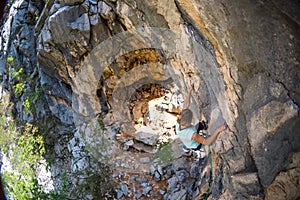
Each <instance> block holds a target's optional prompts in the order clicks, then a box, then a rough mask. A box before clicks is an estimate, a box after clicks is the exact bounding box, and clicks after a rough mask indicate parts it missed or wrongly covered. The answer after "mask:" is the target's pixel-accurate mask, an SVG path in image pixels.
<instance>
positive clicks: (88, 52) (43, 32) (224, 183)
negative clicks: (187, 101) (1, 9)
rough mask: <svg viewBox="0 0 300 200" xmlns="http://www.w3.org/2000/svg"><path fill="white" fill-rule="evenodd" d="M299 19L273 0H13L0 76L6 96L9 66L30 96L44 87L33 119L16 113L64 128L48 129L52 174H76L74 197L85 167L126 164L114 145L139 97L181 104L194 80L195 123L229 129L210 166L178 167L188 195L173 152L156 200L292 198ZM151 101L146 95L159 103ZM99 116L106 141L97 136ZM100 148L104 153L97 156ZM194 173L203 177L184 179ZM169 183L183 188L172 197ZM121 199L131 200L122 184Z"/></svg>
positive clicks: (298, 126)
mask: <svg viewBox="0 0 300 200" xmlns="http://www.w3.org/2000/svg"><path fill="white" fill-rule="evenodd" d="M299 8H300V5H299V3H298V2H296V1H288V2H284V1H275V0H268V1H264V2H262V1H247V0H239V1H230V2H229V1H202V0H193V1H192V0H150V1H139V0H136V1H134V0H122V1H121V0H111V1H108V0H104V1H100V0H99V1H98V0H58V1H54V0H49V1H47V2H42V1H34V0H31V1H29V2H27V1H22V0H18V1H15V2H14V4H13V5H12V6H11V9H10V13H9V14H7V16H6V23H5V24H4V25H3V29H2V34H1V59H2V60H1V70H0V72H1V73H0V76H1V77H2V79H3V83H4V85H6V87H7V88H8V86H7V85H9V84H13V83H12V81H11V78H10V75H9V73H8V69H7V66H8V65H7V64H6V62H7V61H6V58H7V57H8V56H9V55H14V56H16V57H17V58H18V64H19V65H23V66H24V68H25V71H26V74H28V76H30V77H31V78H32V79H33V80H35V81H34V83H32V82H28V83H26V84H28V86H27V87H28V88H31V90H37V88H42V98H43V100H42V101H39V102H36V106H37V109H35V110H34V111H32V112H30V113H29V114H28V113H27V114H24V107H22V103H21V104H20V103H19V104H18V103H16V108H15V109H16V114H17V116H18V118H20V119H22V120H25V121H38V120H42V119H47V118H49V116H51V117H52V118H53V119H54V118H55V120H57V121H59V123H53V121H51V123H50V124H51V125H49V127H48V129H46V130H47V131H49V132H48V133H47V134H48V138H49V141H48V142H49V144H52V145H53V146H54V148H55V150H54V155H56V156H57V157H59V156H58V155H64V152H68V153H65V154H70V155H69V157H68V158H65V159H62V160H60V159H58V158H57V160H56V161H57V162H56V163H54V164H53V168H55V169H59V168H60V167H61V168H64V169H69V170H70V171H71V172H72V181H73V185H72V190H74V191H76V190H77V191H76V192H77V193H79V194H80V193H81V195H82V198H86V199H89V198H92V196H93V195H91V194H94V193H89V191H85V190H80V189H79V190H78V188H79V187H77V186H78V185H80V184H85V183H83V182H82V179H78V178H77V177H78V176H83V175H82V174H84V171H85V170H86V169H87V168H89V166H94V168H95V170H94V171H93V173H95V171H97V170H99V169H101V166H100V167H99V166H98V165H97V164H95V163H97V162H99V161H101V162H104V160H105V159H104V158H106V157H107V156H110V157H111V158H113V157H116V155H120V154H124V155H125V154H126V152H124V150H123V147H122V146H120V141H117V140H116V139H115V137H116V134H118V133H119V132H123V133H127V134H129V133H130V132H134V130H133V131H132V129H131V128H133V125H132V122H134V121H135V118H134V117H133V116H132V113H135V111H133V110H134V109H131V106H132V102H133V99H134V97H136V96H138V95H137V91H138V90H139V89H140V88H143V87H145V86H146V85H149V84H156V85H161V86H164V87H165V88H167V89H169V90H171V91H172V93H174V94H175V93H176V94H181V95H183V96H184V95H186V94H187V91H188V87H189V83H190V82H191V81H193V82H194V83H195V92H194V94H193V95H192V101H191V108H192V110H193V112H194V115H195V119H196V118H198V119H199V118H203V119H206V120H208V122H209V132H213V131H214V129H215V128H216V127H217V126H218V125H220V124H221V123H223V122H224V121H226V122H227V123H228V125H229V130H228V131H227V133H224V134H220V136H219V138H218V140H217V141H216V142H215V143H214V144H213V145H212V146H211V147H209V148H207V150H208V149H209V152H211V153H210V154H208V155H209V156H208V157H207V160H206V162H202V163H198V164H195V163H193V164H191V165H185V167H186V168H188V169H191V170H190V171H189V172H187V174H188V175H186V176H187V178H188V179H189V180H190V179H191V180H193V181H194V182H193V184H194V186H193V187H192V186H188V185H191V184H190V183H191V181H190V182H188V181H186V180H184V181H182V182H180V181H178V180H180V177H181V176H180V175H178V173H179V172H181V171H180V170H181V169H180V167H179V168H176V164H174V163H180V162H181V161H182V157H180V156H177V153H176V152H177V151H176V150H174V151H171V153H170V154H173V155H174V157H175V158H176V159H174V160H173V164H171V165H172V166H173V168H172V169H173V170H174V169H175V170H177V171H176V172H175V175H176V176H175V175H174V176H171V175H170V176H168V177H165V179H166V180H167V181H166V182H167V183H166V184H167V185H168V188H167V189H166V193H165V194H162V195H161V198H163V195H164V198H165V199H178V198H183V197H184V198H192V199H194V198H195V199H196V198H199V197H200V196H201V197H203V195H204V196H205V195H206V194H207V195H211V197H212V198H213V199H254V198H257V199H263V198H266V199H274V198H275V197H276V198H278V196H279V197H280V198H281V199H297V198H299V197H300V194H299V192H298V191H299V187H300V186H299V168H300V165H299V151H300V137H299V130H300V118H299V105H300V85H299V80H300V65H299V47H300V38H299V33H300V26H299V25H300V15H299V12H298V10H299ZM4 88H5V87H4ZM155 91H156V90H154V89H152V91H151V92H149V94H151V95H153V96H155V95H156V96H157V97H158V96H161V95H159V94H160V92H161V90H160V89H159V90H158V92H157V91H156V92H155ZM154 93H155V94H154ZM26 95H27V96H28V94H26V93H24V94H21V95H20V96H16V97H15V98H14V101H15V102H22V101H23V100H24V99H26ZM137 99H138V98H137ZM145 99H146V100H145V101H149V100H150V99H151V98H148V99H147V98H146V97H145ZM139 110H142V105H141V108H139ZM141 113H142V114H145V113H146V111H145V112H143V111H141ZM99 116H101V120H103V123H104V125H105V126H106V127H107V128H106V130H99V127H97V119H99ZM44 121H45V120H44ZM46 121H47V120H46ZM55 122H56V121H55ZM47 123H48V122H47ZM133 129H134V128H133ZM47 134H46V135H47ZM64 135H67V137H68V141H64V139H63V138H64ZM106 139H107V140H108V141H109V142H111V143H109V146H110V147H111V148H109V149H104V150H103V149H102V150H101V151H100V152H99V146H105V145H103V141H104V140H106ZM78 140H82V142H79V143H78V142H77V141H78ZM135 140H137V137H136V138H135ZM123 142H124V144H125V143H126V142H128V140H124V141H123ZM174 143H176V142H174ZM126 144H128V143H126ZM178 145H179V146H175V147H173V149H174V148H180V144H178ZM50 146H51V145H50ZM83 146H87V147H88V150H89V153H88V154H85V150H83V148H82V147H83ZM145 148H146V147H145ZM78 152H81V153H78ZM79 154H80V155H79ZM89 156H91V157H93V158H96V159H95V160H96V161H93V162H90V161H89V160H88V159H87V158H89ZM131 156H132V155H131ZM125 157H126V155H125ZM79 158H80V159H79ZM209 158H212V162H211V163H210V162H208V161H209V160H210V159H209ZM75 160H76V162H75ZM78 163H79V164H78ZM148 165H151V163H148ZM195 165H196V166H197V167H198V168H196V169H197V170H198V171H199V173H200V174H201V175H199V177H198V178H191V177H193V176H192V175H193V173H192V172H191V171H192V168H193V166H195ZM95 166H97V167H95ZM159 166H160V165H159ZM199 166H200V167H199ZM205 166H206V168H204V167H205ZM163 167H165V169H168V165H165V166H164V165H163ZM205 169H206V170H207V173H208V171H209V170H210V171H211V172H210V173H208V174H205V173H204V172H205ZM54 171H56V172H55V173H58V172H57V171H59V170H54ZM55 173H54V172H53V174H52V175H53V178H54V179H55V177H58V174H55ZM171 174H172V173H171ZM153 176H154V177H155V172H153ZM173 177H176V179H177V182H176V184H177V185H179V186H180V188H179V189H178V187H179V186H178V187H177V189H176V190H174V188H172V187H173V186H172V184H174V180H173V179H175V178H173ZM283 177H284V178H283ZM172 178H173V179H172ZM161 181H162V180H161ZM203 182H205V183H206V184H203ZM176 184H175V186H176ZM211 185H213V187H211ZM123 186H124V185H123ZM185 187H187V188H190V190H192V191H189V190H188V189H183V188H185ZM76 188H77V189H76ZM145 188H146V187H145ZM175 188H176V187H175ZM208 189H210V192H207V191H208ZM153 190H154V189H153ZM118 191H122V192H123V193H122V195H123V196H124V197H125V196H126V195H128V194H126V189H124V187H122V185H121V190H118ZM127 192H128V191H127ZM148 192H149V191H148ZM189 192H190V193H189ZM79 194H77V195H79ZM118 194H119V193H118ZM73 195H74V193H73ZM122 195H120V196H119V197H120V198H121V197H122ZM135 195H136V194H135ZM147 195H148V196H150V197H149V198H150V199H151V198H154V196H155V195H153V193H149V194H148V193H146V194H144V197H145V198H146V196H147ZM189 195H190V196H189ZM79 196H80V195H79ZM94 198H96V196H94ZM155 198H156V197H155ZM157 198H158V197H157Z"/></svg>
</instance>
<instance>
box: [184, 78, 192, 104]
mask: <svg viewBox="0 0 300 200" xmlns="http://www.w3.org/2000/svg"><path fill="white" fill-rule="evenodd" d="M193 90H194V83H193V82H192V83H191V85H190V89H189V92H188V94H187V96H186V97H185V99H184V103H183V109H187V108H189V107H190V101H191V93H192V91H193Z"/></svg>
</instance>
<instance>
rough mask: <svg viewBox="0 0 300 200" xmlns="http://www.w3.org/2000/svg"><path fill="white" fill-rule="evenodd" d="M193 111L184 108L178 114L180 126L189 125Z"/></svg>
mask: <svg viewBox="0 0 300 200" xmlns="http://www.w3.org/2000/svg"><path fill="white" fill-rule="evenodd" d="M192 119H193V113H192V111H191V110H190V109H184V110H182V111H181V114H180V126H181V127H189V126H190V125H191V123H192Z"/></svg>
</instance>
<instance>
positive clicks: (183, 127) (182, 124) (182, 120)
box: [175, 82, 227, 156]
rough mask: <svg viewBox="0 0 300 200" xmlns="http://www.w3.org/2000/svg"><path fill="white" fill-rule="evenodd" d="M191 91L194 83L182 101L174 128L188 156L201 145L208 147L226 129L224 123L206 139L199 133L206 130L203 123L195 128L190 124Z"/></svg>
mask: <svg viewBox="0 0 300 200" xmlns="http://www.w3.org/2000/svg"><path fill="white" fill-rule="evenodd" d="M193 90H194V83H193V82H192V83H191V85H190V89H189V92H188V94H187V97H186V98H185V100H184V104H183V110H182V111H181V113H180V116H179V118H178V121H177V123H176V126H175V130H176V134H177V135H178V136H179V138H180V140H181V141H182V143H183V150H184V152H185V154H186V155H188V156H190V155H192V153H193V152H195V151H197V150H200V148H201V145H202V144H204V145H210V144H211V143H212V142H213V141H214V140H215V139H216V137H217V136H218V135H219V133H220V132H222V131H224V130H225V129H226V128H227V124H226V123H224V124H222V125H220V126H219V127H218V128H217V129H216V130H215V131H214V132H213V134H212V135H209V136H208V137H205V136H204V135H203V134H200V133H199V131H200V130H201V129H204V130H206V129H207V127H206V125H205V122H204V121H201V122H199V123H198V124H197V125H195V126H194V125H193V124H192V119H193V113H192V111H191V110H190V109H188V108H189V105H190V98H191V92H192V91H193Z"/></svg>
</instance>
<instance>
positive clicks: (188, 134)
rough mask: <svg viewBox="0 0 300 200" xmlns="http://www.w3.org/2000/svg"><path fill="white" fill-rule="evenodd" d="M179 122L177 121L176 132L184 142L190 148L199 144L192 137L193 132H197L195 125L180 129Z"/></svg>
mask: <svg viewBox="0 0 300 200" xmlns="http://www.w3.org/2000/svg"><path fill="white" fill-rule="evenodd" d="M179 126H180V125H179V124H178V123H176V133H177V135H178V136H179V138H180V139H181V141H182V142H183V144H184V145H185V146H186V147H187V148H189V149H195V148H197V147H198V146H199V143H198V142H196V141H194V140H193V139H192V137H193V134H194V133H196V132H197V130H196V128H195V127H194V126H190V127H189V128H185V129H182V130H180V128H179Z"/></svg>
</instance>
